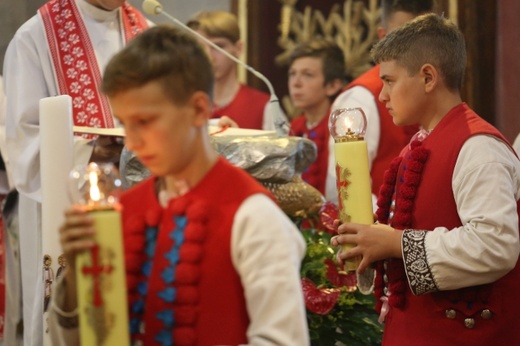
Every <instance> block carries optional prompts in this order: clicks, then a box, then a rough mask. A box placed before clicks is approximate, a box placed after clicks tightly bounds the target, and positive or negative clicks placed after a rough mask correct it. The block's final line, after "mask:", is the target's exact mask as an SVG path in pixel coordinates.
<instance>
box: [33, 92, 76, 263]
mask: <svg viewBox="0 0 520 346" xmlns="http://www.w3.org/2000/svg"><path fill="white" fill-rule="evenodd" d="M73 149H74V145H73V133H72V99H71V97H70V96H68V95H62V96H55V97H47V98H43V99H41V100H40V170H41V189H42V253H43V254H49V255H51V257H52V259H53V264H55V263H57V258H58V256H59V255H60V253H61V249H60V245H59V244H60V243H59V234H58V228H59V226H60V225H61V223H62V222H63V212H64V211H65V209H66V208H67V206H68V205H70V199H69V196H68V191H67V184H66V182H67V180H68V176H69V173H70V171H71V170H72V168H73V166H74V151H73ZM42 265H43V262H42Z"/></svg>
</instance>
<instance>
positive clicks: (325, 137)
mask: <svg viewBox="0 0 520 346" xmlns="http://www.w3.org/2000/svg"><path fill="white" fill-rule="evenodd" d="M329 113H330V110H328V111H327V115H328V114H329ZM328 123H329V117H328V116H324V117H323V119H321V120H320V122H319V123H318V124H316V125H315V126H313V127H312V128H310V129H309V128H307V118H306V117H305V115H303V114H302V115H299V116H298V117H296V118H294V119H293V120H292V121H291V133H292V135H294V136H298V137H305V138H308V139H310V140H311V141H313V142H314V144H316V148H317V156H316V160H315V161H314V162H313V163H312V164H311V165H310V166H309V167H307V169H306V170H305V171H304V172H303V173H302V179H303V180H304V181H305V182H307V183H308V184H309V185H311V186H313V187H315V188H316V189H317V190H318V191H320V192H321V193H322V194H323V195H325V185H326V179H327V169H328V160H329V139H330V132H329V126H328Z"/></svg>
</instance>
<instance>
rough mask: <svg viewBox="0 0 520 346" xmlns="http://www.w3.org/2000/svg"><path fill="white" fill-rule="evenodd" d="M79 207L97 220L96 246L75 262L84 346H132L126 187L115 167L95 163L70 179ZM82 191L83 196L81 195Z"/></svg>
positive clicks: (82, 342) (74, 173)
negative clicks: (122, 190)
mask: <svg viewBox="0 0 520 346" xmlns="http://www.w3.org/2000/svg"><path fill="white" fill-rule="evenodd" d="M71 177H72V181H73V182H74V185H75V186H76V190H77V191H79V195H78V196H77V198H76V202H77V203H79V204H81V205H83V206H85V208H86V209H87V210H88V211H89V214H90V215H91V216H92V217H93V218H94V228H95V230H96V232H95V234H94V241H95V246H94V247H93V248H92V249H90V251H87V252H84V253H81V254H79V255H78V256H77V258H76V280H77V295H78V314H79V327H80V340H81V345H107V346H108V345H121V346H126V345H129V344H130V334H129V327H128V305H127V304H128V303H127V293H126V276H125V266H124V252H123V240H122V226H121V213H120V211H119V206H118V202H117V201H118V199H117V194H118V191H119V187H120V186H121V184H120V180H119V178H118V177H117V174H116V173H115V170H114V168H113V165H111V164H105V165H97V164H95V163H91V164H89V165H88V166H87V168H86V170H75V171H73V172H72V173H71ZM78 187H79V190H78Z"/></svg>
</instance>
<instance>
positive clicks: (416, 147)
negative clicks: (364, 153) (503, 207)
mask: <svg viewBox="0 0 520 346" xmlns="http://www.w3.org/2000/svg"><path fill="white" fill-rule="evenodd" d="M480 134H486V135H491V136H495V137H497V138H499V139H502V140H503V141H504V142H505V143H507V140H505V138H504V137H503V136H502V135H501V134H500V133H499V132H498V131H497V130H496V129H495V128H494V127H492V126H491V125H489V124H488V123H487V122H485V121H484V120H482V119H481V118H480V117H478V116H477V115H476V114H475V113H474V112H473V111H472V110H471V109H469V108H468V107H467V106H466V105H465V104H461V105H459V106H457V107H455V108H454V109H452V110H451V111H450V112H449V113H448V114H447V115H446V116H445V117H444V118H443V119H442V120H441V122H440V123H439V124H438V125H437V126H436V127H435V130H434V131H433V132H432V133H431V134H430V135H429V136H428V137H427V138H426V139H425V140H424V141H423V142H419V141H414V142H412V143H411V145H410V146H407V147H406V148H405V149H404V150H403V152H402V153H401V156H400V157H398V158H396V159H395V160H394V161H392V163H391V165H390V168H389V170H388V171H387V172H386V173H385V182H384V185H383V186H382V188H381V192H380V196H379V200H378V206H379V209H378V211H377V216H378V221H379V222H381V223H390V224H391V225H392V227H395V228H396V229H402V230H404V229H412V230H432V229H434V228H435V227H438V226H443V227H446V228H447V229H453V228H456V227H460V226H462V223H461V220H460V218H459V215H458V213H457V206H456V203H455V197H454V195H453V190H452V175H453V171H454V168H455V164H456V161H457V158H458V155H459V152H460V150H461V148H462V146H463V145H464V143H465V142H466V140H467V139H469V138H470V137H471V136H474V135H480ZM392 196H394V197H395V208H394V210H393V217H392V213H391V212H392V210H391V208H392V207H391V205H392V199H393V198H392ZM517 205H520V204H518V203H517ZM517 210H518V208H517ZM456 231H457V230H455V232H456ZM421 235H422V236H421ZM424 235H425V232H421V233H418V234H415V235H414V234H413V232H412V233H408V231H406V232H405V233H404V235H403V246H404V247H405V248H404V250H403V255H404V262H403V260H398V259H390V260H387V261H384V262H381V263H378V271H377V277H376V288H375V293H376V297H377V299H378V301H379V304H378V306H377V309H378V310H381V308H383V309H384V310H386V309H387V306H385V305H386V303H384V304H383V302H384V301H385V300H386V301H387V302H388V304H389V305H390V308H389V310H388V313H387V315H386V319H385V333H384V337H383V343H384V344H385V345H400V346H401V345H477V344H478V345H489V344H496V345H507V344H511V342H513V340H515V341H518V340H520V333H519V328H518V326H519V323H520V314H519V308H520V306H519V305H520V304H519V303H518V300H514V299H506V297H508V296H511V294H515V293H514V292H518V291H520V281H519V280H518V279H516V280H513V277H516V278H518V276H519V273H520V265H519V264H518V262H517V264H516V266H515V268H514V269H513V270H512V271H510V272H509V273H508V274H507V275H505V276H504V277H502V278H500V279H499V280H497V281H495V282H493V283H491V284H487V285H480V286H475V287H467V288H463V289H457V290H450V291H438V289H437V286H436V284H435V281H434V279H433V275H432V274H431V272H429V267H428V266H427V263H428V261H427V258H425V256H426V255H425V251H424V238H423V236H424ZM414 250H415V251H414ZM405 266H406V268H413V266H415V268H414V270H415V273H414V271H412V272H406V273H405ZM418 266H422V267H423V270H422V271H419V267H418ZM417 272H420V273H421V274H420V275H421V277H420V278H419V277H414V275H415V274H417ZM412 289H413V290H414V292H412ZM381 298H383V299H382V300H380V299H381Z"/></svg>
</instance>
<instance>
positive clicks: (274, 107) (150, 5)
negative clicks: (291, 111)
mask: <svg viewBox="0 0 520 346" xmlns="http://www.w3.org/2000/svg"><path fill="white" fill-rule="evenodd" d="M143 10H144V12H145V13H147V14H149V15H152V16H156V15H159V14H162V15H164V16H165V17H166V18H168V19H170V20H171V21H172V22H174V23H175V24H177V25H179V26H180V27H181V28H183V29H184V30H187V31H188V32H190V33H191V34H193V35H195V36H196V37H197V38H199V39H201V40H202V41H204V42H205V43H207V44H208V45H210V46H211V47H212V48H214V49H216V50H217V51H219V52H221V53H222V54H224V55H225V56H227V57H228V58H230V59H231V60H233V61H234V62H235V63H237V64H239V65H240V66H243V67H244V68H245V69H246V70H248V71H249V72H251V73H252V74H253V75H255V76H256V77H257V78H259V79H260V80H262V81H263V82H264V83H265V85H267V88H268V89H269V94H270V99H269V103H268V104H267V106H266V107H267V110H266V112H267V114H272V115H273V121H274V127H275V130H276V133H277V134H278V135H279V136H287V134H288V133H289V124H288V123H287V119H286V118H285V116H284V115H283V112H282V109H281V107H280V101H279V100H278V96H276V93H275V92H274V88H273V85H272V84H271V82H270V81H269V80H268V79H267V78H266V77H265V76H264V75H263V74H261V73H260V72H258V71H257V70H255V69H254V68H253V67H251V66H249V65H248V64H246V63H244V62H243V61H241V60H239V59H237V58H236V57H235V56H233V55H231V54H230V53H228V52H227V51H226V50H224V49H223V48H221V47H219V46H217V45H216V44H214V43H213V42H211V41H210V40H208V39H207V38H206V37H204V36H202V35H201V34H199V33H198V32H196V31H195V30H193V29H192V28H190V27H189V26H187V25H186V24H184V23H182V22H181V21H180V20H178V19H177V18H175V17H174V16H172V15H170V14H169V13H167V12H165V11H164V10H163V7H162V5H161V3H160V2H159V1H157V0H144V1H143Z"/></svg>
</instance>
